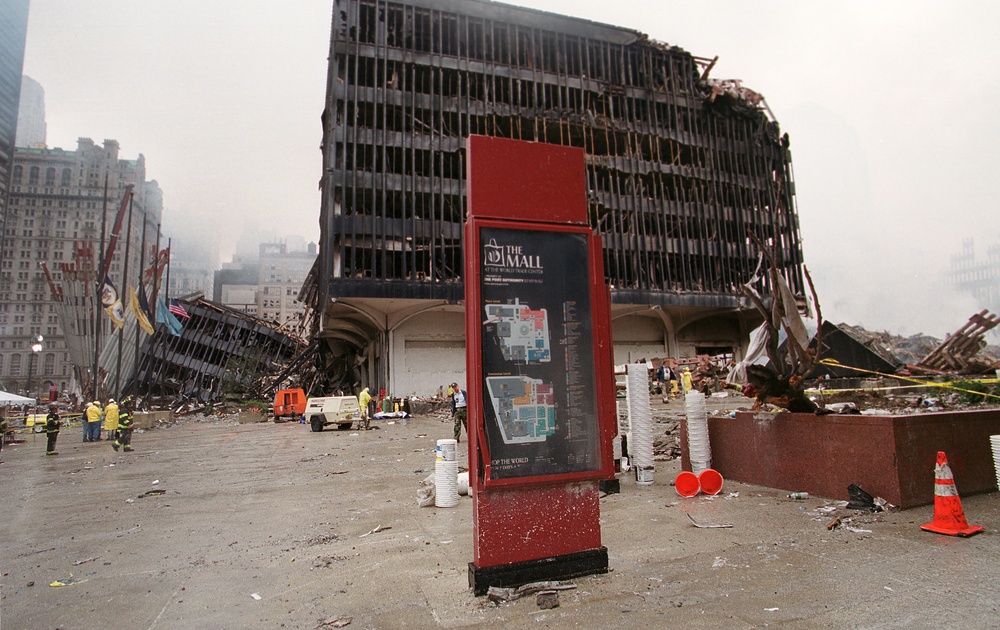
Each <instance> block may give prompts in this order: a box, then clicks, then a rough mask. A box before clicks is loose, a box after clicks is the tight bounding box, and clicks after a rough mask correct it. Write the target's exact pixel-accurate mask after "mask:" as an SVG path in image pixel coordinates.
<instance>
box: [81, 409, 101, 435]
mask: <svg viewBox="0 0 1000 630" xmlns="http://www.w3.org/2000/svg"><path fill="white" fill-rule="evenodd" d="M103 413H104V410H103V409H101V403H100V401H97V400H95V401H93V402H92V403H90V404H89V405H87V409H86V410H85V411H84V421H83V441H84V442H100V441H101V415H102V414H103Z"/></svg>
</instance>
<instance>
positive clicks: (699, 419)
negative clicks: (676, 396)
mask: <svg viewBox="0 0 1000 630" xmlns="http://www.w3.org/2000/svg"><path fill="white" fill-rule="evenodd" d="M684 410H685V412H686V414H687V432H688V452H689V454H690V456H691V470H692V472H694V474H696V475H700V474H701V471H703V470H706V469H708V468H711V467H712V446H711V444H709V442H708V410H707V409H706V407H705V394H702V393H701V392H698V391H695V390H691V391H689V392H688V393H687V396H685V397H684Z"/></svg>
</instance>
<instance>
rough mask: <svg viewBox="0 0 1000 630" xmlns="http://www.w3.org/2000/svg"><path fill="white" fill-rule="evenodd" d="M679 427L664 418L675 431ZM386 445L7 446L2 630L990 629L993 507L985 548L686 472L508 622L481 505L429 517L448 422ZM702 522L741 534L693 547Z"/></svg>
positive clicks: (896, 521) (324, 437) (169, 436)
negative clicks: (482, 552) (482, 538)
mask: <svg viewBox="0 0 1000 630" xmlns="http://www.w3.org/2000/svg"><path fill="white" fill-rule="evenodd" d="M744 404H746V405H749V402H748V401H746V400H745V399H733V400H725V399H722V400H717V401H714V402H713V405H714V406H717V407H718V409H717V410H718V411H719V412H724V411H725V410H726V409H727V408H729V407H733V408H736V407H737V405H744ZM674 408H675V409H677V410H680V409H682V408H683V403H680V402H676V401H675V402H671V403H668V405H667V406H666V407H663V406H662V403H661V404H660V405H659V406H656V405H654V414H655V415H656V416H657V419H658V422H659V423H660V425H661V426H662V425H664V424H665V423H669V422H671V421H672V420H671V418H670V415H671V414H672V413H673V412H674ZM377 426H378V427H379V429H378V430H375V431H369V432H365V433H358V432H355V431H336V430H330V429H328V430H326V431H323V432H322V433H313V432H311V431H310V430H309V428H308V427H307V426H304V425H299V424H277V425H276V424H272V423H264V424H253V425H239V424H236V423H235V422H234V421H233V420H231V419H228V418H224V419H214V420H209V421H195V419H193V418H192V419H188V420H181V421H179V422H178V423H177V424H175V425H174V426H172V427H170V428H160V429H156V430H153V431H147V432H144V433H141V434H137V435H136V436H135V439H134V440H133V443H134V445H135V447H136V451H135V452H133V453H116V452H114V451H113V450H112V449H111V448H110V446H109V445H108V444H107V442H100V443H95V444H91V443H87V444H84V443H81V441H80V439H81V438H80V435H79V431H78V430H72V431H64V432H63V434H62V435H61V436H60V440H59V451H60V453H61V454H60V455H59V456H57V457H48V458H47V457H45V455H44V450H45V446H44V438H43V437H41V436H39V437H38V438H34V439H33V438H32V437H30V436H29V437H28V439H27V442H26V443H24V444H21V445H13V446H8V447H5V448H4V450H3V453H2V456H0V459H2V460H3V462H4V463H3V464H2V465H0V479H2V485H0V501H2V505H3V507H4V510H3V516H2V518H0V541H2V545H3V554H2V584H0V591H2V598H0V628H4V629H7V628H65V629H73V628H148V629H163V628H178V629H179V628H184V629H188V628H332V627H350V628H355V627H357V628H457V627H475V626H486V627H514V628H525V627H530V628H571V627H573V628H619V627H637V628H663V627H671V626H672V627H687V628H756V627H763V626H767V625H779V624H780V625H782V626H785V627H792V628H799V627H801V628H815V627H865V628H873V627H875V628H879V627H886V628H888V627H899V628H902V627H907V628H911V627H926V628H930V627H944V626H950V627H989V626H996V624H997V619H998V602H1000V585H998V583H997V580H996V558H997V557H998V552H1000V548H998V545H997V531H998V526H1000V495H998V494H997V493H995V492H994V493H991V494H986V495H979V496H974V497H966V498H963V500H962V503H963V506H964V508H965V512H966V515H967V517H968V519H969V521H970V522H971V523H973V524H979V525H983V526H984V527H985V528H986V531H985V533H983V534H979V535H977V536H974V537H972V538H968V539H960V538H952V537H947V536H940V535H935V534H930V533H926V532H923V531H921V530H920V529H919V525H920V524H921V523H925V522H928V521H929V520H930V519H931V517H932V512H933V509H932V508H931V507H927V508H921V509H915V510H909V511H905V512H891V513H882V514H874V515H873V514H857V513H854V512H851V511H848V510H846V509H844V508H841V507H838V504H836V503H832V502H830V501H827V500H825V499H822V498H813V499H809V500H806V501H795V500H791V499H789V498H788V497H786V496H785V495H786V494H787V493H786V492H783V491H779V490H773V489H768V488H762V487H757V486H750V485H746V484H739V483H733V482H726V484H725V487H724V489H723V492H722V493H721V494H720V495H718V496H716V497H706V496H703V495H702V496H699V497H697V498H693V499H684V498H681V497H679V496H678V495H677V494H676V492H675V491H674V489H673V488H672V487H671V486H670V482H671V481H672V479H673V478H674V476H675V475H676V474H677V472H678V471H679V463H678V462H677V461H658V462H657V463H656V482H655V483H654V484H653V485H652V486H648V487H640V486H636V485H635V484H634V482H633V481H632V480H631V479H630V478H628V477H627V476H626V477H624V478H623V479H622V481H621V485H622V491H621V493H620V494H612V495H608V496H606V497H603V498H602V499H601V514H602V516H601V524H602V533H603V542H604V544H605V545H606V546H607V548H608V553H609V557H610V566H611V571H610V572H609V573H608V574H605V575H599V576H592V577H586V578H580V579H577V580H574V581H573V583H574V584H575V585H576V588H575V589H572V590H568V591H562V592H561V593H560V606H559V607H558V608H554V609H551V610H541V609H540V608H539V607H538V605H537V604H536V602H535V599H534V597H529V598H525V599H522V600H518V601H515V602H510V603H505V604H501V605H496V604H493V603H491V602H489V601H488V600H487V599H486V598H484V597H480V598H476V597H474V596H473V595H472V593H471V592H470V590H469V586H468V578H467V571H468V563H469V562H470V561H471V560H472V558H473V549H472V544H473V539H472V510H471V499H469V498H468V497H463V498H462V501H461V502H460V503H459V505H458V507H456V508H450V509H444V508H434V507H428V508H419V507H417V500H416V496H417V485H418V482H419V481H420V480H422V479H423V478H424V477H426V476H427V475H428V474H430V473H431V472H433V469H434V446H435V443H436V440H437V439H439V438H444V437H450V436H451V424H450V421H449V419H448V418H447V417H439V416H424V417H416V418H412V419H410V420H409V421H408V422H406V423H403V422H402V421H396V422H395V423H393V424H389V423H387V422H386V421H378V422H377ZM462 444H463V445H464V444H465V442H464V441H463V442H462ZM928 483H933V479H932V476H931V475H929V477H928ZM689 514H690V515H691V517H693V518H694V519H695V520H697V521H698V522H699V523H701V524H715V525H731V526H732V527H729V528H696V527H694V525H693V524H692V521H691V520H690V519H689V517H688V515H689ZM838 516H840V517H841V521H840V522H839V524H838V525H837V526H836V527H833V528H832V529H828V526H830V525H831V523H833V522H834V521H835V520H836V518H837V517H838ZM59 583H63V584H65V585H63V586H59V585H58V584H59Z"/></svg>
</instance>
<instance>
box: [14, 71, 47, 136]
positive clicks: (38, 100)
mask: <svg viewBox="0 0 1000 630" xmlns="http://www.w3.org/2000/svg"><path fill="white" fill-rule="evenodd" d="M20 102H21V105H20V107H19V108H18V110H17V140H16V142H15V144H16V145H17V146H19V147H31V148H32V149H44V148H45V147H46V146H47V145H46V143H45V138H46V124H45V88H43V87H42V84H41V83H39V82H38V81H35V80H34V79H32V78H31V77H29V76H25V77H22V78H21V101H20Z"/></svg>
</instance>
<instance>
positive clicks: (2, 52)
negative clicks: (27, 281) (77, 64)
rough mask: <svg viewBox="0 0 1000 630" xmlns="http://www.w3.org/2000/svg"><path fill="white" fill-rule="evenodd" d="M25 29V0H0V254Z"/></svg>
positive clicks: (25, 34)
mask: <svg viewBox="0 0 1000 630" xmlns="http://www.w3.org/2000/svg"><path fill="white" fill-rule="evenodd" d="M27 33H28V0H0V255H2V251H3V244H4V240H5V239H6V236H7V229H6V228H7V202H8V195H9V186H10V174H11V166H12V165H13V160H14V140H15V138H16V137H17V108H18V103H19V99H20V94H21V71H22V69H23V68H24V42H25V40H26V38H27Z"/></svg>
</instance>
